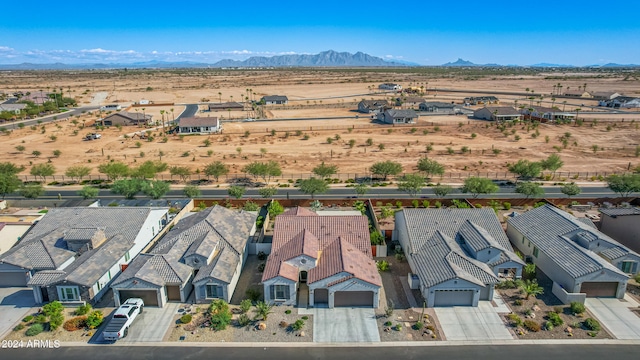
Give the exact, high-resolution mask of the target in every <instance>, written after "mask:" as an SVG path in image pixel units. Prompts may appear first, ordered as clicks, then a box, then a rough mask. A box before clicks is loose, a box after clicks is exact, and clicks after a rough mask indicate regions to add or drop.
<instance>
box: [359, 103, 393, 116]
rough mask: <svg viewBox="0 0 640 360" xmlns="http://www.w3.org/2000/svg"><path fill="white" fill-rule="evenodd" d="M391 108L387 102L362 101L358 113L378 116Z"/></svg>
mask: <svg viewBox="0 0 640 360" xmlns="http://www.w3.org/2000/svg"><path fill="white" fill-rule="evenodd" d="M389 108H390V106H389V102H388V101H387V100H362V101H360V102H359V103H358V112H361V113H364V114H378V113H381V112H384V111H385V110H387V109H389Z"/></svg>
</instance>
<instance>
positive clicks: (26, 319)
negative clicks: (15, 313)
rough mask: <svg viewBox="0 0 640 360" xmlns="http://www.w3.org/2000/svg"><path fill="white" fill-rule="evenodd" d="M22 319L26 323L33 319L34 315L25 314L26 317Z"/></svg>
mask: <svg viewBox="0 0 640 360" xmlns="http://www.w3.org/2000/svg"><path fill="white" fill-rule="evenodd" d="M22 321H23V322H26V323H28V322H31V321H33V315H27V316H25V317H24V319H22Z"/></svg>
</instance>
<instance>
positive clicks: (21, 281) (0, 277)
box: [0, 271, 27, 286]
mask: <svg viewBox="0 0 640 360" xmlns="http://www.w3.org/2000/svg"><path fill="white" fill-rule="evenodd" d="M0 286H27V277H26V275H25V272H24V271H16V272H14V271H5V272H1V273H0Z"/></svg>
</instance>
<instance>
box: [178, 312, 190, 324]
mask: <svg viewBox="0 0 640 360" xmlns="http://www.w3.org/2000/svg"><path fill="white" fill-rule="evenodd" d="M191 320H193V315H191V314H184V315H182V316H181V317H180V322H181V323H183V324H188V323H190V322H191Z"/></svg>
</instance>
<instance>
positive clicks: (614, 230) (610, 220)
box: [598, 207, 640, 253]
mask: <svg viewBox="0 0 640 360" xmlns="http://www.w3.org/2000/svg"><path fill="white" fill-rule="evenodd" d="M598 225H599V228H600V231H602V232H603V233H605V234H607V235H608V236H611V237H612V238H614V239H615V240H617V241H618V242H619V243H621V244H623V245H624V246H627V247H628V248H630V249H631V250H633V251H635V252H637V253H640V208H637V207H627V208H602V209H600V223H599V224H598Z"/></svg>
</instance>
